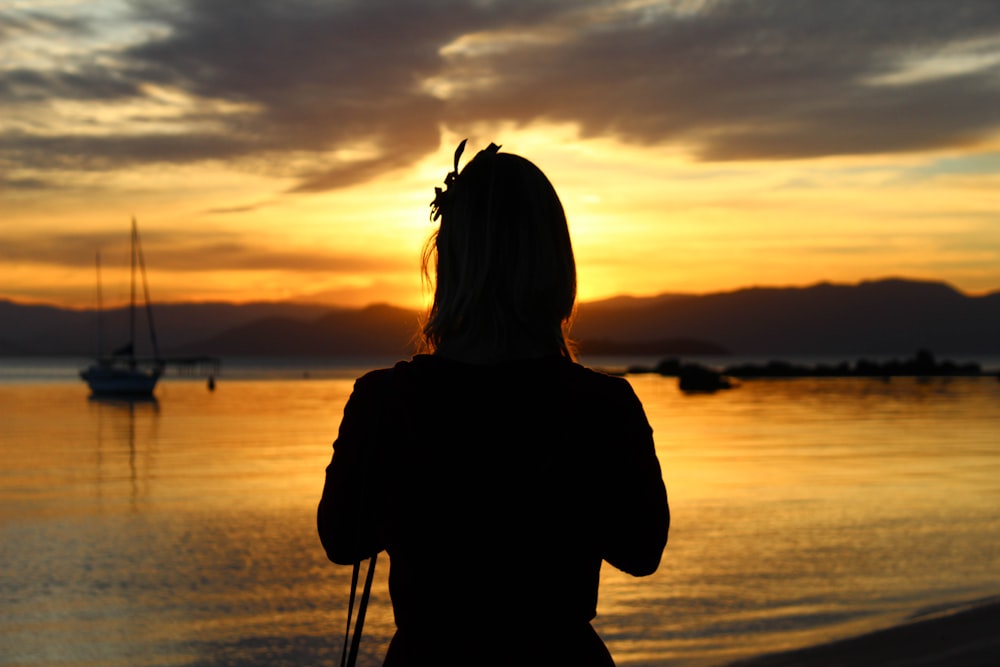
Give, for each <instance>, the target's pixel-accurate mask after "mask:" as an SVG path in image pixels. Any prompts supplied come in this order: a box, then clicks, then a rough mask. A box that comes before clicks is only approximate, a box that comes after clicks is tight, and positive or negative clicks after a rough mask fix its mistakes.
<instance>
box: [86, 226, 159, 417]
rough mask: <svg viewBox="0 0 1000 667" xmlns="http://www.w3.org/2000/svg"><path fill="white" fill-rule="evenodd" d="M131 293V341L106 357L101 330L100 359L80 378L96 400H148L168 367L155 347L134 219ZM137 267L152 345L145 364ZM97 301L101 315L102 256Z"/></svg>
mask: <svg viewBox="0 0 1000 667" xmlns="http://www.w3.org/2000/svg"><path fill="white" fill-rule="evenodd" d="M131 245H132V290H131V300H130V303H129V341H128V343H126V344H125V345H123V346H121V347H119V348H117V349H116V350H114V351H113V352H112V353H111V355H110V356H105V355H104V354H103V350H102V349H101V346H102V342H103V341H101V340H100V338H101V337H102V331H101V329H100V326H99V328H98V339H99V340H98V351H97V359H96V360H95V361H94V363H93V364H91V365H90V366H89V367H88V368H86V369H84V370H82V371H80V377H81V378H83V380H84V381H86V383H87V385H88V386H89V387H90V391H91V393H92V394H94V395H95V396H129V397H148V396H152V395H153V390H154V389H155V388H156V383H157V381H158V380H159V379H160V375H161V374H162V373H163V369H164V366H165V362H164V360H163V359H162V358H161V357H160V351H159V348H158V347H157V344H156V330H155V329H154V328H153V310H152V307H151V305H150V302H149V286H148V284H147V283H146V264H145V261H144V260H143V257H142V246H141V245H140V243H139V228H138V226H137V225H136V222H135V217H133V218H132V243H131ZM137 266H138V268H139V270H140V272H141V273H142V287H143V294H144V296H145V305H146V314H147V316H148V318H149V333H150V338H151V339H152V344H153V358H152V359H151V360H148V359H146V360H142V361H143V362H144V365H143V364H140V359H139V358H137V357H136V354H135V287H136V285H135V273H136V267H137ZM97 300H98V315H99V317H100V315H101V313H102V311H103V307H102V304H101V277H100V255H98V260H97Z"/></svg>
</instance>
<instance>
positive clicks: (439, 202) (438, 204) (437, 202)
mask: <svg viewBox="0 0 1000 667" xmlns="http://www.w3.org/2000/svg"><path fill="white" fill-rule="evenodd" d="M467 141H468V139H462V143H460V144H459V145H458V148H456V149H455V167H454V169H453V170H452V171H451V172H449V173H448V175H447V176H445V177H444V189H441V188H434V201H432V202H431V220H437V219H438V218H440V217H441V213H442V211H443V210H444V209H445V208H446V206H447V204H448V200H449V198H450V197H449V195H450V194H451V193H450V192H448V188H450V187H451V186H452V185H453V184H454V183H455V180H456V179H457V178H458V161H459V159H461V157H462V153H463V152H464V151H465V142H467ZM499 150H500V147H499V146H497V145H496V144H493V143H491V144H490V145H489V146H487V147H486V148H484V149H483V150H481V151H479V153H477V154H476V157H479V156H480V155H482V154H483V153H486V154H487V155H496V153H497V151H499ZM473 159H475V158H473Z"/></svg>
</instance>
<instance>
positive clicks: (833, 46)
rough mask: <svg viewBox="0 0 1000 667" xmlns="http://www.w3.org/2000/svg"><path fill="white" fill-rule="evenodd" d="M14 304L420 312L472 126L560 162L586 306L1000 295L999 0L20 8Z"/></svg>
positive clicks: (4, 225)
mask: <svg viewBox="0 0 1000 667" xmlns="http://www.w3.org/2000/svg"><path fill="white" fill-rule="evenodd" d="M0 70H2V71H0V298H7V299H14V300H18V301H23V302H35V303H39V302H40V303H52V304H57V305H63V306H70V307H93V306H94V304H95V270H94V262H95V254H96V252H97V251H98V250H99V251H100V252H101V257H102V276H103V284H104V296H105V299H106V302H113V301H116V300H120V299H122V298H124V297H125V295H126V293H127V276H126V273H125V269H126V267H127V261H128V257H127V244H128V238H129V237H128V234H129V224H130V220H131V217H132V215H135V216H136V218H137V219H138V222H139V228H140V232H141V234H142V240H143V250H144V254H145V259H146V263H147V266H148V269H149V280H150V290H151V292H152V296H153V299H154V300H155V301H182V300H191V301H207V300H229V301H248V300H274V299H297V300H304V301H322V302H328V303H336V304H343V305H350V306H357V305H363V304H366V303H369V302H374V301H382V302H390V303H395V304H398V305H410V306H415V305H419V304H420V303H421V299H422V291H421V282H420V275H419V252H420V248H421V246H422V244H423V242H424V240H425V239H426V237H427V236H428V235H429V234H430V233H431V232H432V230H433V225H432V224H431V222H430V221H429V219H428V214H429V207H428V203H429V202H430V200H431V199H432V197H433V188H434V186H436V185H440V184H441V181H442V180H443V178H444V176H445V174H446V173H447V172H448V171H449V169H450V162H451V156H452V153H453V151H454V148H455V145H456V144H457V143H458V142H459V141H460V140H461V139H463V138H465V137H468V138H469V153H470V155H471V154H474V153H475V151H476V150H478V149H479V148H482V147H484V146H485V145H487V144H489V143H490V142H491V141H494V142H496V143H499V144H502V145H503V149H504V150H505V151H509V152H514V153H519V154H521V155H524V156H526V157H528V158H529V159H531V160H532V161H534V162H535V163H536V164H538V165H539V166H540V167H541V168H542V169H543V170H544V171H545V172H546V173H547V174H548V175H549V177H550V179H551V180H552V182H553V183H554V185H555V186H556V189H557V190H558V191H559V193H560V195H561V197H562V199H563V204H564V206H565V208H566V210H567V214H568V216H569V220H570V226H571V231H572V234H573V238H574V244H575V249H576V254H577V262H578V269H579V273H580V298H581V300H593V299H597V298H603V297H607V296H611V295H616V294H633V295H652V294H657V293H662V292H708V291H716V290H724V289H734V288H738V287H742V286H749V285H807V284H812V283H815V282H819V281H824V280H825V281H833V282H848V283H850V282H857V281H860V280H864V279H871V278H879V277H885V276H904V277H912V278H920V279H931V280H941V281H945V282H948V283H950V284H952V285H953V286H955V287H957V288H959V289H962V290H964V291H966V292H969V293H972V294H980V293H984V292H988V291H994V290H998V289H1000V3H998V2H996V0H981V1H977V0H907V1H905V2H902V1H888V0H887V1H877V0H837V1H831V0H771V1H769V0H734V1H712V0H705V1H697V0H690V1H689V0H677V1H674V2H646V1H642V0H637V1H628V0H621V1H604V2H597V1H587V0H566V1H557V0H541V1H531V2H525V1H524V0H508V1H491V0H478V1H471V2H457V1H449V0H435V1H430V0H418V1H411V0H352V1H333V0H326V1H313V2H310V1H304V0H281V1H280V2H278V1H274V0H170V1H165V0H132V1H128V0H108V1H100V0H92V1H89V2H86V1H72V0H30V1H22V0H6V1H4V0H0Z"/></svg>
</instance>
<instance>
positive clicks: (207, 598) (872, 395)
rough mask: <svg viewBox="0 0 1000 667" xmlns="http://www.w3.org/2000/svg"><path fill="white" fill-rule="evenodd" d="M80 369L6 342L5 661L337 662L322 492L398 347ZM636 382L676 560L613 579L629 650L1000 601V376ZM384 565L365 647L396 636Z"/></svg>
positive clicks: (660, 656)
mask: <svg viewBox="0 0 1000 667" xmlns="http://www.w3.org/2000/svg"><path fill="white" fill-rule="evenodd" d="M84 364H85V360H65V359H61V360H3V361H0V665H3V666H11V667H12V666H15V665H16V666H19V667H20V666H24V667H28V666H31V667H40V666H52V667H55V666H59V667H83V666H94V667H96V666H101V667H116V666H128V667H147V666H148V667H154V666H156V667H167V666H169V667H175V666H176V667H181V666H185V667H187V666H199V667H200V666H216V665H221V666H234V667H236V666H239V667H250V666H258V665H259V666H264V665H268V666H285V665H287V666H296V667H297V666H300V665H330V664H335V663H336V661H338V660H339V656H340V650H341V647H342V642H343V634H344V626H345V607H346V602H347V596H348V590H349V582H350V568H345V567H341V566H336V565H333V564H332V563H330V562H328V561H327V560H326V557H325V554H324V553H323V550H322V548H321V546H320V544H319V540H318V538H317V537H316V533H315V507H316V502H317V500H318V499H319V495H320V491H321V488H322V484H323V470H324V468H325V466H326V464H327V463H328V462H329V458H330V454H331V447H330V445H331V443H332V441H333V439H334V437H335V435H336V432H337V427H338V424H339V422H340V417H341V413H342V409H343V404H344V402H345V401H346V399H347V397H348V395H349V393H350V391H351V387H352V384H353V379H354V377H355V376H356V375H358V374H360V373H362V372H364V370H366V369H368V368H371V367H374V366H376V365H379V361H378V360H366V361H364V362H359V363H356V364H351V365H337V364H331V363H325V364H324V363H318V362H312V361H308V360H298V361H288V360H285V361H280V362H271V363H267V364H264V363H257V362H244V363H235V364H226V365H225V366H224V367H223V370H222V374H221V375H220V376H219V377H218V378H217V386H216V388H215V390H214V391H209V389H208V387H207V386H206V383H205V381H204V379H202V378H181V377H166V378H165V379H163V380H161V383H160V385H159V386H158V387H157V390H156V400H155V401H151V402H135V403H129V402H122V401H99V400H94V399H91V398H89V397H88V391H87V388H86V386H85V385H84V384H83V383H82V382H81V381H80V380H78V379H77V378H76V376H75V373H76V371H77V370H78V369H79V368H80V367H82V366H83V365H84ZM597 365H600V364H597ZM629 379H630V381H631V382H632V385H633V386H634V388H635V390H636V392H637V394H638V395H639V397H640V398H641V399H642V401H643V404H644V406H645V409H646V412H647V416H648V417H649V420H650V423H651V424H652V426H653V429H654V433H655V438H656V444H657V451H658V454H659V457H660V461H661V465H662V467H663V475H664V479H665V481H666V485H667V489H668V493H669V496H670V503H671V510H672V514H673V524H672V528H671V534H670V542H669V544H668V545H667V549H666V552H665V553H664V557H663V561H662V565H661V567H660V570H659V571H658V572H657V573H656V574H654V575H653V576H651V577H647V578H641V579H635V578H631V577H629V576H627V575H624V574H622V573H620V572H617V571H615V570H613V569H612V568H611V567H609V566H607V565H605V568H604V570H603V572H602V585H601V593H600V603H599V607H598V617H597V619H596V620H595V622H594V625H595V627H596V628H597V630H598V632H599V633H600V634H601V635H602V636H603V637H604V639H605V641H606V642H607V643H608V645H609V647H610V649H611V651H612V653H613V654H614V656H615V658H616V660H617V662H618V663H619V664H620V665H690V666H700V665H718V664H724V663H726V662H727V661H729V660H733V659H736V658H740V657H746V656H750V655H754V654H757V653H762V652H767V651H773V650H778V649H783V648H790V647H794V646H802V645H807V644H813V643H817V642H820V641H824V640H829V639H833V638H838V637H844V636H849V635H853V634H856V633H859V632H862V631H866V630H870V629H874V628H879V627H885V626H889V625H892V624H894V623H897V622H899V621H901V620H904V619H906V618H909V617H911V616H912V615H914V614H919V613H923V612H928V611H933V610H935V609H940V608H943V607H947V606H950V605H957V604H962V603H965V602H968V601H973V600H977V599H982V598H986V597H989V596H995V595H997V594H1000V381H997V379H996V378H995V377H983V378H963V379H931V380H917V379H913V378H896V379H893V380H891V381H888V382H886V381H882V380H877V379H857V378H838V379H798V380H756V381H747V382H744V383H743V384H742V385H741V386H739V387H738V388H736V389H733V390H730V391H725V392H720V393H716V394H706V395H685V394H682V393H681V392H680V391H678V389H677V384H676V380H674V379H671V378H663V377H659V376H654V375H640V376H631V377H630V378H629ZM387 565H388V561H387V560H386V559H384V558H383V559H381V560H380V562H379V571H378V575H377V578H376V582H375V588H374V593H373V598H372V602H371V606H370V610H369V617H368V621H367V624H366V636H365V639H364V641H363V643H362V653H363V655H362V661H361V664H365V665H372V664H378V663H379V660H380V658H381V656H382V655H383V653H384V650H385V646H386V644H387V642H388V640H389V637H390V636H391V634H392V629H393V625H392V613H391V607H390V603H389V599H388V595H387V591H386V572H387V569H388V568H387ZM539 566H540V567H542V564H539ZM528 602H529V603H530V600H529V601H528ZM455 613H456V614H461V613H462V610H461V609H456V610H455ZM440 624H441V629H442V632H441V637H442V639H441V641H447V636H448V619H447V618H441V619H440Z"/></svg>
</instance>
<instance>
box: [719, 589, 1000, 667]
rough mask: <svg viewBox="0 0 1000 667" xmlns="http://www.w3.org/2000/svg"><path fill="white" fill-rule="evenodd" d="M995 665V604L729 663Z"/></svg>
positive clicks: (998, 629) (999, 637)
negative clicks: (818, 644)
mask: <svg viewBox="0 0 1000 667" xmlns="http://www.w3.org/2000/svg"><path fill="white" fill-rule="evenodd" d="M792 665H795V666H796V667H828V666H832V665H837V666H840V665H872V666H878V667H900V666H903V665H906V666H910V665H916V666H924V667H932V666H933V667H938V666H944V665H947V666H948V667H979V666H982V667H986V666H990V667H995V666H996V665H1000V599H998V598H991V599H989V600H985V601H981V602H980V603H978V604H976V605H975V606H964V607H961V608H957V609H951V610H947V611H937V612H935V613H928V614H922V615H920V616H917V617H914V618H913V619H911V620H910V621H908V622H906V623H903V624H901V625H898V626H895V627H892V628H888V629H886V630H880V631H877V632H873V633H871V634H867V635H861V636H860V637H852V638H850V639H844V640H841V641H836V642H832V643H829V644H822V645H820V646H814V647H811V648H806V649H800V650H796V651H789V652H786V653H774V654H770V655H764V656H761V657H758V658H751V659H749V660H741V661H738V662H734V663H731V667H737V666H738V667H790V666H792Z"/></svg>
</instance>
